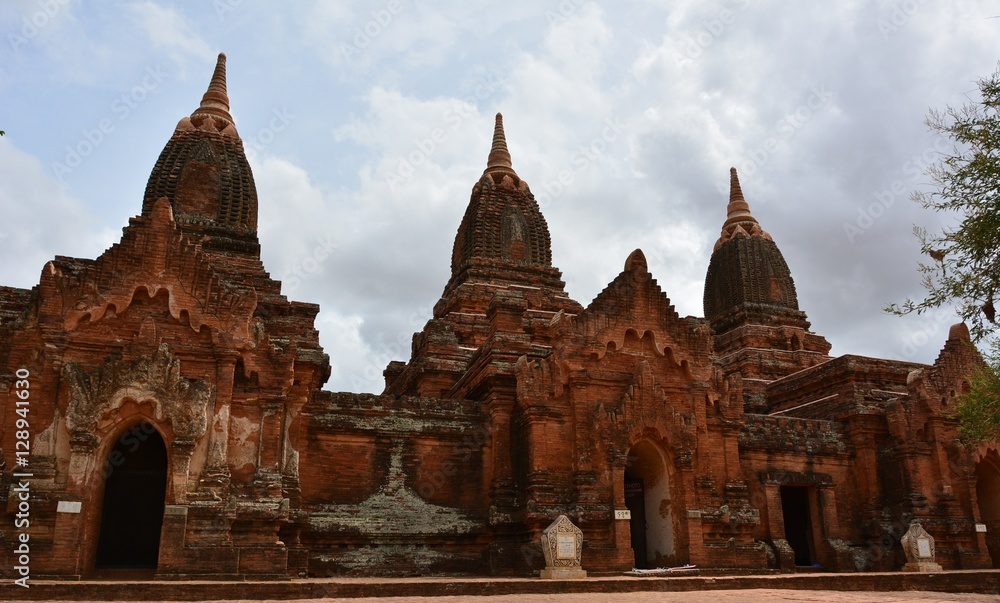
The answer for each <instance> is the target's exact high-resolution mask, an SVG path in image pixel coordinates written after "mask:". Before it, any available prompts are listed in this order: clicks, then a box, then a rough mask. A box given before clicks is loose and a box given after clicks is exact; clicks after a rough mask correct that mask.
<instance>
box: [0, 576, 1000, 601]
mask: <svg viewBox="0 0 1000 603" xmlns="http://www.w3.org/2000/svg"><path fill="white" fill-rule="evenodd" d="M29 584H30V585H31V587H30V588H20V587H17V586H14V585H13V584H10V583H8V584H5V585H4V587H3V588H0V600H5V601H225V600H248V601H262V600H295V599H322V598H331V599H332V598H337V597H342V598H346V597H359V598H360V597H415V596H417V597H443V596H463V597H472V596H488V595H518V594H562V593H637V592H691V591H701V590H744V589H792V590H828V591H869V592H875V591H881V592H886V591H908V590H919V591H935V592H948V593H957V592H961V593H979V594H1000V570H960V571H947V572H935V573H903V572H893V573H843V574H833V573H824V574H773V575H755V576H746V575H744V576H684V577H680V576H677V577H663V578H661V577H655V578H646V577H642V578H637V577H632V576H603V577H590V578H585V579H582V580H541V579H539V578H436V577H435V578H396V579H392V578H315V579H293V580H290V581H287V582H249V581H248V582H223V581H216V582H213V581H204V580H200V581H196V580H192V581H182V582H174V581H160V580H151V581H127V580H126V581H111V580H99V581H98V580H94V581H79V582H71V581H55V580H39V581H36V580H34V579H32V580H30V582H29Z"/></svg>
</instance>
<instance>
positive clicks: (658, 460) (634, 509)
mask: <svg viewBox="0 0 1000 603" xmlns="http://www.w3.org/2000/svg"><path fill="white" fill-rule="evenodd" d="M625 506H626V507H627V508H628V509H629V511H631V515H632V518H631V520H630V524H629V527H630V530H631V535H632V551H633V552H634V553H635V567H637V568H649V567H657V566H660V565H664V564H665V563H666V562H667V559H668V558H669V557H672V556H673V555H674V522H673V516H672V514H671V505H670V480H669V478H668V476H667V463H666V459H665V458H664V457H663V453H662V452H660V449H659V448H658V447H657V446H656V445H655V444H653V443H652V442H650V441H648V440H642V441H640V442H638V443H637V444H636V445H635V446H633V447H632V448H631V449H630V450H629V451H628V461H627V465H626V466H625Z"/></svg>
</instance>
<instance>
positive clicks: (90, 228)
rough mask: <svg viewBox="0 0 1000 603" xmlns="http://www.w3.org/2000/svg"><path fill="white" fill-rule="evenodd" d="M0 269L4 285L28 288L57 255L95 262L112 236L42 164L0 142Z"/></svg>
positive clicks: (34, 283)
mask: <svg viewBox="0 0 1000 603" xmlns="http://www.w3.org/2000/svg"><path fill="white" fill-rule="evenodd" d="M0 182H3V186H0V214H2V215H3V216H4V220H3V222H2V223H0V265H3V266H4V279H3V284H4V285H7V286H16V287H22V288H31V287H33V286H34V285H36V284H38V278H39V274H41V271H42V267H43V266H44V265H45V263H46V262H48V261H49V260H51V259H52V258H53V257H54V256H56V255H69V256H76V257H91V258H93V257H96V256H98V255H100V254H101V253H102V252H103V251H104V249H105V248H107V247H109V246H110V245H111V244H112V243H114V242H115V241H116V240H117V233H115V232H114V231H113V230H112V229H110V228H107V227H105V228H103V229H102V227H101V226H100V225H99V224H97V223H96V222H95V220H94V219H93V217H92V216H91V214H90V212H89V211H88V210H87V208H86V206H85V205H84V204H83V203H82V202H81V201H80V200H79V199H76V198H74V197H73V196H71V195H70V194H68V192H67V191H66V189H65V187H64V186H63V185H62V184H61V183H60V182H58V181H57V180H56V179H55V178H53V177H52V176H51V174H50V172H48V170H46V169H45V168H44V166H43V165H42V163H41V161H39V160H38V158H37V157H34V156H32V155H30V154H28V153H25V152H23V151H21V150H19V149H18V148H17V147H16V146H15V145H14V143H13V142H12V141H11V140H9V138H8V137H4V138H0Z"/></svg>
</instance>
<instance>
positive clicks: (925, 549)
mask: <svg viewBox="0 0 1000 603" xmlns="http://www.w3.org/2000/svg"><path fill="white" fill-rule="evenodd" d="M917 555H918V556H920V557H930V556H931V541H930V540H927V539H926V538H917Z"/></svg>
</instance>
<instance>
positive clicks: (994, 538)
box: [976, 453, 1000, 568]
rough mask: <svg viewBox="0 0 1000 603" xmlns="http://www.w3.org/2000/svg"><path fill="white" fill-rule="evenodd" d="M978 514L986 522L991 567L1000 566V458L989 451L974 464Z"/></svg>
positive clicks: (987, 547) (987, 548) (987, 546)
mask: <svg viewBox="0 0 1000 603" xmlns="http://www.w3.org/2000/svg"><path fill="white" fill-rule="evenodd" d="M976 497H977V499H978V501H977V502H978V503H979V516H980V519H981V520H982V522H983V523H984V524H986V550H987V551H988V552H989V554H990V558H991V559H992V560H993V567H994V568H1000V458H998V457H997V456H996V453H991V454H990V455H988V456H987V457H986V458H985V459H983V460H982V461H981V462H979V463H978V464H976Z"/></svg>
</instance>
